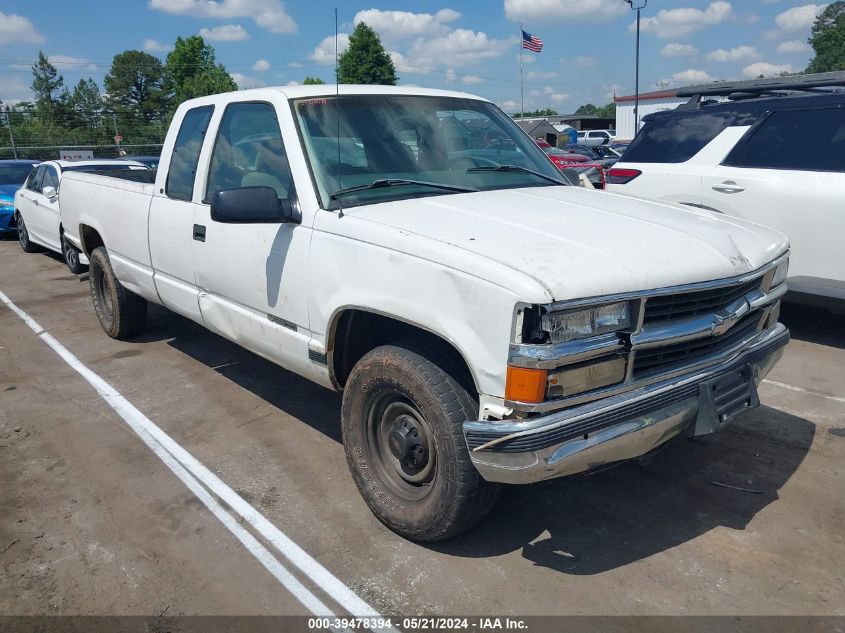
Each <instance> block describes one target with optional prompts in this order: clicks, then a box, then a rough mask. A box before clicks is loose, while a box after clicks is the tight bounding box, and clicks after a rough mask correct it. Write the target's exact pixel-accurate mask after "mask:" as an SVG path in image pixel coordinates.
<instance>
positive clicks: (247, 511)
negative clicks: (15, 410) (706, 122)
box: [0, 291, 395, 631]
mask: <svg viewBox="0 0 845 633" xmlns="http://www.w3.org/2000/svg"><path fill="white" fill-rule="evenodd" d="M0 301H2V302H3V303H4V304H6V306H8V308H9V309H10V310H12V311H13V312H14V313H15V314H17V315H18V316H19V317H20V318H21V319H22V320H23V321H24V322H25V323H26V324H27V325H28V326H29V328H30V329H31V330H32V331H33V332H35V334H36V335H38V336H39V337H40V338H41V340H42V341H44V342H45V343H46V344H47V345H49V346H50V347H51V348H52V349H53V351H55V352H56V353H57V354H58V355H59V356H60V357H61V358H62V359H63V360H64V361H65V362H66V363H67V364H68V365H70V367H72V368H73V369H74V370H75V371H76V372H77V373H79V375H80V376H82V377H83V378H84V379H85V380H86V381H87V382H88V383H89V384H90V385H91V386H92V387H94V389H96V390H97V393H99V394H100V396H101V397H102V398H103V400H105V401H106V403H107V404H108V405H109V406H110V407H111V408H112V409H114V410H115V412H117V414H118V415H119V416H120V417H121V418H123V420H124V421H125V422H126V423H127V424H128V425H129V427H130V428H131V429H132V430H133V431H135V433H137V434H138V436H139V437H140V438H141V440H143V442H144V443H145V444H146V445H147V446H148V447H149V448H150V449H151V450H152V451H153V452H154V453H155V454H156V455H157V456H158V457H159V458H160V459H161V460H162V461H163V462H164V463H165V465H166V466H167V467H168V468H169V469H170V470H171V471H172V472H173V473H174V474H175V475H176V476H177V477H179V479H180V480H181V481H182V482H183V483H184V484H185V485H186V486H187V487H188V489H189V490H191V492H193V493H194V494H195V495H196V496H197V498H198V499H199V500H200V501H202V503H203V504H204V505H205V506H206V507H207V508H208V509H209V510H210V511H211V512H212V513H213V514H214V516H216V517H217V518H218V519H219V520H220V522H221V523H223V525H224V526H225V527H226V528H227V529H228V530H229V531H230V532H231V533H232V534H233V535H234V536H235V537H236V538H237V539H238V540H239V541H240V542H241V543H243V545H244V546H245V547H246V548H247V550H249V552H250V553H251V554H252V555H253V556H255V558H256V559H257V560H258V561H259V562H260V563H261V564H262V565H263V566H264V567H265V569H267V571H268V572H270V573H271V574H272V575H273V576H274V577H275V578H276V579H277V580H278V581H279V582H280V583H281V584H282V586H284V587H285V588H286V589H287V590H288V591H290V592H291V594H292V595H293V596H294V597H295V598H296V599H297V600H299V602H300V603H302V604H303V605H304V606H305V607H306V608H307V609H308V610H309V611H311V613H313V614H314V615H320V616H332V615H333V614H332V612H331V610H330V609H329V608H328V607H327V606H326V605H324V604H323V603H322V602H321V601H320V600H319V599H318V598H317V597H316V596H315V595H314V594H313V593H311V591H309V590H308V589H307V588H306V587H305V586H304V585H302V583H300V582H299V581H298V580H297V579H296V578H294V577H293V576H292V575H291V573H290V572H289V571H288V570H287V569H286V568H285V567H284V565H282V563H281V562H280V561H279V560H278V559H277V558H276V557H275V556H274V555H273V554H272V553H271V552H270V551H269V550H268V549H267V548H265V547H264V546H263V545H262V544H261V543H260V542H259V541H258V540H257V539H256V538H255V537H254V536H252V534H250V533H249V532H248V531H247V530H246V529H245V528H243V527H242V526H241V525H240V524H239V523H238V521H237V520H236V519H235V518H234V517H233V516H232V515H231V514H229V513H228V512H227V511H226V510H225V509H224V508H223V506H222V505H221V504H220V503H218V502H217V501H216V500H215V499H214V497H213V496H212V495H210V494H209V491H211V492H212V493H214V494H215V495H217V497H218V498H219V499H221V500H222V501H224V502H225V503H226V504H227V505H228V506H229V507H230V508H231V509H232V510H233V511H234V512H235V513H236V514H237V515H239V516H240V517H242V518H243V519H244V520H245V521H246V522H247V523H249V524H250V525H251V526H252V527H253V528H254V529H255V530H256V531H257V532H258V533H259V534H261V536H263V537H264V538H265V539H267V541H268V542H270V543H271V544H272V545H273V546H274V547H275V548H276V549H277V550H278V551H279V552H280V553H281V554H282V555H283V556H284V557H285V558H287V559H288V560H289V561H290V562H291V563H293V564H294V565H295V566H296V567H297V568H298V569H299V570H300V571H302V572H303V573H304V574H305V575H306V576H307V577H308V578H310V579H311V580H312V581H313V582H314V583H315V584H316V585H317V586H319V587H320V589H322V590H323V591H324V592H325V593H326V594H327V595H329V596H330V597H331V598H332V599H333V600H335V601H336V602H337V603H338V604H339V605H341V606H342V607H343V608H344V609H345V610H346V611H348V612H349V613H350V614H351V615H353V616H359V617H361V616H365V617H371V618H380V617H381V616H380V615H379V614H378V612H377V611H376V610H375V609H373V608H372V607H371V606H370V605H368V604H367V603H366V602H364V601H363V600H362V599H361V598H359V597H358V596H357V595H356V594H355V592H353V591H352V590H351V589H350V588H349V587H347V586H346V585H345V584H344V583H343V582H341V581H340V580H339V579H338V578H337V577H335V576H334V575H333V574H332V573H331V572H330V571H329V570H328V569H326V568H325V567H323V566H322V565H321V564H320V563H319V562H317V561H316V560H315V559H314V558H313V557H311V555H309V554H308V553H307V552H306V551H305V550H304V549H302V548H301V547H300V546H299V545H297V544H296V543H295V542H294V541H293V540H292V539H291V538H290V537H288V536H287V535H286V534H284V533H283V532H282V531H281V530H279V528H277V527H276V526H275V525H273V524H272V523H271V522H270V521H269V520H268V519H267V518H266V517H265V516H264V515H262V514H261V513H260V512H259V511H258V510H256V509H255V508H254V507H252V506H251V505H250V504H249V503H247V502H246V500H244V499H243V498H242V497H241V496H240V495H238V494H237V493H236V492H235V491H234V490H232V488H230V487H229V486H228V485H227V484H226V483H224V482H223V481H222V480H221V479H220V478H219V477H217V475H215V474H214V473H212V472H211V471H210V470H209V469H208V468H206V467H205V466H204V465H203V464H202V463H200V462H199V461H198V460H197V459H196V458H195V457H194V456H193V455H191V454H190V453H189V452H188V451H186V450H185V449H184V448H182V446H180V445H179V444H178V443H177V442H176V441H175V440H174V439H173V438H171V437H170V436H169V435H167V434H166V433H165V432H164V431H162V430H161V429H160V428H159V427H158V426H156V425H155V424H154V423H153V422H152V421H151V420H150V419H149V418H147V416H145V415H144V414H143V413H141V412H140V411H139V410H138V409H136V408H135V407H134V406H133V405H132V403H130V402H129V401H128V400H126V398H124V397H123V396H121V395H120V393H118V391H117V390H116V389H115V388H114V387H112V386H111V385H110V384H109V383H107V382H106V381H105V380H103V378H101V377H100V376H99V375H97V374H96V373H94V372H93V371H91V370H90V369H88V367H86V366H85V365H84V364H83V363H82V361H80V360H79V359H78V358H77V357H76V356H74V355H73V354H72V353H71V352H70V351H69V350H68V349H67V348H66V347H65V346H64V345H62V344H61V343H59V341H57V340H56V339H55V338H54V337H53V336H52V335H51V334H50V333H49V332H47V331H46V330H45V329H44V328H42V327H41V326H40V325H39V324H38V322H37V321H35V320H34V319H33V318H32V317H31V316H29V315H28V314H27V313H26V312H24V311H23V310H21V309H20V308H19V307H18V306H17V305H15V303H14V302H13V301H12V300H11V299H9V297H8V296H6V294H5V293H3V292H2V291H0ZM203 485H204V486H205V488H203ZM387 630H394V631H395V629H387Z"/></svg>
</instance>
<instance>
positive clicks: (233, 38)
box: [200, 24, 249, 42]
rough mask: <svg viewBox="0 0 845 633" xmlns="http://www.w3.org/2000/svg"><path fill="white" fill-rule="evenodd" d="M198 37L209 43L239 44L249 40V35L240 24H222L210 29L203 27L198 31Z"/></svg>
mask: <svg viewBox="0 0 845 633" xmlns="http://www.w3.org/2000/svg"><path fill="white" fill-rule="evenodd" d="M200 35H201V36H202V37H203V39H206V40H208V41H210V42H239V41H241V40H248V39H249V33H247V32H246V29H245V28H244V27H242V26H241V25H240V24H224V25H222V26H215V27H212V28H210V29H209V28H206V27H203V28H201V29H200Z"/></svg>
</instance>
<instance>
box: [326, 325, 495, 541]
mask: <svg viewBox="0 0 845 633" xmlns="http://www.w3.org/2000/svg"><path fill="white" fill-rule="evenodd" d="M435 359H436V360H437V362H435ZM447 366H448V364H447V363H446V362H443V361H442V360H441V359H439V358H438V355H437V353H436V349H434V348H433V347H429V346H426V345H423V344H422V343H420V342H416V341H412V342H406V343H398V344H396V345H385V346H382V347H378V348H376V349H374V350H372V351H371V352H369V353H368V354H366V355H365V356H364V357H363V358H362V359H361V360H360V361H358V363H357V364H356V365H355V367H354V368H353V369H352V372H351V373H350V375H349V378H348V380H347V381H346V385H345V388H344V392H343V409H342V413H341V425H342V431H343V446H344V450H345V452H346V461H347V463H348V465H349V469H350V471H351V472H352V476H353V479H354V480H355V484H356V485H357V486H358V491H359V492H360V493H361V496H363V497H364V501H366V503H367V505H368V506H369V508H370V510H371V511H372V512H373V514H375V516H376V517H377V518H378V519H379V521H381V522H382V523H384V525H386V526H387V527H388V528H390V529H391V530H393V531H394V532H396V533H397V534H399V535H401V536H403V537H405V538H408V539H411V540H415V541H437V540H443V539H447V538H450V537H452V536H455V535H457V534H460V533H461V532H464V531H466V530H468V529H470V528H471V527H473V526H474V525H476V524H477V523H478V522H479V521H481V519H483V518H484V517H485V516H486V515H487V513H488V512H489V511H490V510H491V508H492V507H493V504H494V503H495V501H496V495H497V491H498V487H497V486H496V485H495V484H490V483H488V482H486V481H484V480H483V479H482V478H481V476H480V475H479V474H478V471H477V470H476V469H475V467H474V466H473V465H472V461H471V460H470V456H469V451H468V450H467V446H466V442H465V441H464V437H463V429H462V424H463V422H464V421H466V420H469V419H474V418H475V417H476V416H477V414H478V404H477V401H476V400H475V399H474V398H473V397H472V396H471V395H470V393H469V392H468V391H467V389H466V388H464V387H463V386H462V385H461V384H460V383H459V382H458V381H457V380H456V379H455V378H454V377H453V376H451V375H450V374H449V373H447V371H445V370H444V369H443V367H447Z"/></svg>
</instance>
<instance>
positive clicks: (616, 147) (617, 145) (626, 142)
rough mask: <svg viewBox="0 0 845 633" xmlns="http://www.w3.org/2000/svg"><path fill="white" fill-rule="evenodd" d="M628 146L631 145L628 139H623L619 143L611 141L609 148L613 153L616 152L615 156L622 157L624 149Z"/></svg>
mask: <svg viewBox="0 0 845 633" xmlns="http://www.w3.org/2000/svg"><path fill="white" fill-rule="evenodd" d="M630 144H631V141H630V140H629V139H623V140H619V141H613V143H612V144H611V146H610V148H611V149H612V150H613V151H614V152H616V153H617V154H619V155H620V156H622V154H623V153H624V152H625V150H626V149H628V146H629V145H630Z"/></svg>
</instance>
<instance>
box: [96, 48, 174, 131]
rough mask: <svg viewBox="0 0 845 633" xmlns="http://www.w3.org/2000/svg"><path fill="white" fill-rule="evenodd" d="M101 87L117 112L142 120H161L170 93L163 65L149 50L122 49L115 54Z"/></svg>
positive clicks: (148, 121)
mask: <svg viewBox="0 0 845 633" xmlns="http://www.w3.org/2000/svg"><path fill="white" fill-rule="evenodd" d="M103 86H105V89H106V92H107V93H108V103H109V105H110V106H111V107H112V108H113V109H114V110H115V111H116V112H120V113H122V114H124V115H128V116H134V117H135V118H136V119H137V120H138V121H141V122H143V123H152V122H153V121H156V120H160V119H161V118H162V117H163V116H164V113H165V112H166V110H167V106H168V103H169V97H170V95H169V90H168V87H167V85H166V82H165V77H164V67H163V66H162V63H161V60H160V59H159V58H158V57H155V56H153V55H150V54H149V53H144V52H142V51H123V52H122V53H118V54H117V55H115V56H114V59H113V60H112V65H111V70H109V73H108V74H107V75H106V76H105V78H104V79H103Z"/></svg>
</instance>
